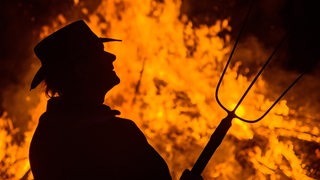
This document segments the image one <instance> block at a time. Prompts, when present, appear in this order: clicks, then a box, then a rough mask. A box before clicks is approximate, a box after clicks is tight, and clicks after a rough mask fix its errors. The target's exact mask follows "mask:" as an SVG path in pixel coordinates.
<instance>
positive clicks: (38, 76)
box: [30, 38, 122, 90]
mask: <svg viewBox="0 0 320 180" xmlns="http://www.w3.org/2000/svg"><path fill="white" fill-rule="evenodd" d="M99 40H100V41H101V42H103V43H104V42H112V41H122V40H120V39H113V38H99ZM44 76H45V68H43V66H41V67H40V69H39V70H38V71H37V73H36V75H35V76H34V78H33V80H32V82H31V87H30V90H32V89H34V88H36V87H37V86H38V85H39V84H40V83H41V81H42V80H43V78H44Z"/></svg>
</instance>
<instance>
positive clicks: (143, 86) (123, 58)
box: [0, 0, 320, 179]
mask: <svg viewBox="0 0 320 180" xmlns="http://www.w3.org/2000/svg"><path fill="white" fill-rule="evenodd" d="M74 2H75V5H77V4H78V3H79V1H74ZM180 5H181V2H180V1H178V0H166V1H163V2H162V1H148V0H136V1H129V0H125V1H120V0H114V1H107V0H105V1H102V2H101V4H100V6H99V8H98V9H97V10H96V11H95V12H93V13H92V14H90V15H89V20H88V21H87V22H88V24H89V26H90V27H91V28H92V30H93V31H94V32H95V33H96V34H98V35H99V36H104V37H105V36H107V37H114V38H120V39H123V42H122V43H109V44H106V47H105V49H106V50H107V51H110V52H112V53H114V54H116V55H117V59H118V60H117V61H116V62H115V69H116V72H117V74H118V75H119V77H120V79H121V81H122V83H120V85H118V86H117V87H115V88H114V89H113V90H112V91H111V92H110V93H109V94H108V95H107V96H106V104H108V105H110V106H111V107H112V108H114V109H118V110H120V111H121V112H122V114H121V116H122V117H125V118H129V119H132V120H134V121H135V122H136V123H137V125H138V126H139V127H140V128H141V129H142V131H143V132H144V133H145V135H146V136H147V138H148V140H149V142H150V143H151V144H152V145H153V146H154V147H155V148H156V149H157V150H158V152H159V153H160V154H161V155H162V156H163V157H164V159H165V160H166V162H167V163H168V166H169V169H170V170H171V175H172V177H173V179H179V177H180V175H181V173H182V171H183V170H184V169H186V168H189V169H191V168H192V166H193V164H194V162H195V161H196V159H197V158H198V156H199V154H200V153H201V151H202V149H203V147H204V146H205V145H206V143H207V141H208V139H209V137H210V135H211V134H212V132H213V131H214V129H215V128H216V126H217V125H218V124H219V122H220V121H221V120H222V119H223V118H224V117H225V116H226V113H224V112H223V111H222V109H221V108H220V107H219V106H218V105H217V103H216V102H215V99H214V91H215V87H216V85H217V82H218V80H219V77H220V74H221V72H222V69H223V66H224V64H225V62H226V60H227V57H228V55H229V53H230V48H231V46H232V45H233V42H231V38H230V36H229V35H225V36H224V37H221V36H219V35H218V34H219V32H221V31H223V30H227V31H231V27H230V25H229V24H228V19H221V20H218V21H216V23H215V24H214V25H212V26H208V25H202V26H199V27H195V26H194V25H193V23H192V22H191V21H190V20H189V19H188V18H187V17H186V16H182V17H179V15H180ZM83 12H87V10H86V9H83ZM66 23H69V22H68V21H67V20H66V19H65V18H64V17H63V16H59V17H57V19H56V20H55V21H54V23H53V25H52V26H53V28H59V27H60V26H61V25H62V24H66ZM51 32H52V27H51V26H45V27H43V30H42V33H41V35H40V37H45V36H47V35H48V34H50V33H51ZM253 42H255V43H257V44H258V45H259V43H258V42H257V41H254V40H253ZM256 50H257V49H255V51H256ZM258 50H259V52H258V53H259V54H258V55H256V56H258V57H259V58H261V57H267V56H268V52H266V51H265V50H264V49H263V48H261V49H258ZM249 51H250V50H249ZM239 53H241V52H239ZM247 54H249V55H247V56H244V58H251V59H255V58H257V57H255V56H254V55H250V53H247ZM249 56H251V57H249ZM240 60H245V59H240ZM261 60H265V59H261ZM34 62H36V60H34ZM240 65H241V61H238V62H237V63H236V64H235V65H234V66H233V67H232V68H229V69H228V71H227V74H226V75H225V78H224V81H223V84H222V87H221V89H220V91H219V92H220V93H219V96H220V97H221V101H222V102H223V104H224V105H226V106H227V107H229V108H231V107H232V106H234V105H235V103H236V102H237V101H238V100H239V98H240V97H241V95H242V93H243V92H244V91H245V89H246V88H247V87H248V85H249V83H250V80H251V79H250V77H246V76H244V75H242V74H240V73H238V69H239V66H240ZM36 69H37V68H35V69H34V71H35V70H36ZM34 71H32V72H30V74H34ZM26 88H27V87H26ZM268 88H269V85H268V84H267V83H266V81H265V80H263V78H260V79H259V80H258V82H257V83H256V85H255V86H254V87H253V89H252V93H250V94H249V96H248V97H247V98H246V100H245V101H244V103H243V104H242V105H241V106H240V108H239V109H238V111H237V114H238V115H240V116H245V117H250V118H254V117H259V116H261V115H262V114H263V112H264V111H265V110H266V109H268V107H269V106H270V105H271V104H272V101H271V100H269V99H268V98H267V97H266V96H265V94H266V93H267V89H268ZM32 93H39V91H36V92H32ZM27 98H29V101H32V100H33V99H30V97H27ZM40 99H41V100H40V102H39V104H38V106H37V108H35V109H34V110H33V111H32V112H30V114H29V115H30V116H31V117H32V118H31V119H32V120H31V121H30V127H29V131H27V132H25V134H24V135H25V139H24V141H23V142H22V143H20V144H14V143H12V136H13V135H14V134H16V133H19V129H17V128H14V127H13V126H12V124H11V119H10V118H8V117H7V116H6V114H4V115H3V116H2V117H1V119H0V139H1V141H0V149H1V151H0V160H1V164H0V169H1V170H0V177H1V178H3V179H19V178H21V177H22V176H24V175H25V173H26V172H27V171H28V169H29V164H28V163H29V162H28V148H29V143H30V140H31V137H32V134H33V131H34V129H35V127H36V124H37V121H38V118H39V116H40V115H41V114H42V113H43V112H44V111H45V106H46V101H47V98H46V97H44V96H43V95H42V96H41V97H40ZM290 111H295V110H292V109H289V107H288V106H287V104H286V100H282V101H281V102H280V103H279V104H278V105H276V107H275V108H274V109H273V110H272V111H271V112H270V114H269V115H267V116H266V117H265V118H264V119H263V120H262V121H260V122H259V123H256V124H246V123H243V122H241V121H238V120H234V121H233V125H232V127H231V129H230V130H229V132H228V134H227V136H226V138H225V139H224V141H223V143H222V144H221V146H220V147H219V148H218V150H217V152H216V153H215V154H214V156H213V157H212V159H211V161H210V162H209V164H208V165H207V167H206V169H205V171H204V173H203V177H204V178H205V179H215V178H218V179H283V178H287V179H312V178H311V177H316V175H318V177H319V169H318V170H317V169H315V170H312V169H311V170H310V167H309V164H307V163H306V162H304V161H303V154H297V153H296V152H297V150H298V149H302V148H303V147H297V146H296V142H297V141H306V142H314V143H318V144H319V143H320V137H319V136H318V135H319V129H318V128H317V127H310V126H304V125H303V124H302V123H300V122H299V121H297V120H296V119H291V118H289V112H290ZM295 113H298V112H295ZM3 140H4V141H3ZM319 151H320V149H316V151H315V152H314V154H315V158H318V159H320V155H319V154H320V153H319ZM318 167H319V166H318ZM308 168H309V169H308ZM315 171H317V172H315ZM312 173H314V174H312ZM28 178H29V179H32V174H31V173H30V174H29V176H28ZM26 179H27V178H26Z"/></svg>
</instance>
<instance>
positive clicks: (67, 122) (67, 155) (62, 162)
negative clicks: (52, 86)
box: [29, 98, 171, 180]
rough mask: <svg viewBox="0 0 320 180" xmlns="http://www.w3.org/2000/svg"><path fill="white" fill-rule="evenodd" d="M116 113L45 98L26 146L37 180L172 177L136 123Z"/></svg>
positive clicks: (106, 108)
mask: <svg viewBox="0 0 320 180" xmlns="http://www.w3.org/2000/svg"><path fill="white" fill-rule="evenodd" d="M117 114H119V112H118V111H115V110H111V109H110V108H109V107H108V106H105V105H100V106H96V107H92V106H90V107H89V106H81V105H78V104H71V103H64V102H62V101H61V100H59V99H57V98H52V99H51V100H49V101H48V106H47V111H46V112H45V113H44V114H43V115H42V116H41V117H40V120H39V124H38V127H37V129H36V131H35V133H34V136H33V138H32V141H31V146H30V154H29V157H30V165H31V170H32V173H33V175H34V177H35V180H43V179H44V180H50V179H55V180H59V179H63V180H64V179H71V180H73V179H88V180H89V179H93V180H96V179H139V180H142V179H152V180H153V179H161V180H166V179H171V176H170V173H169V170H168V167H167V164H166V162H165V161H164V159H163V158H162V157H161V156H160V155H159V154H158V153H157V152H156V151H155V150H154V148H153V147H151V146H150V144H149V143H148V142H147V139H146V138H145V136H144V134H143V133H142V132H141V131H140V130H139V128H138V127H137V126H136V125H135V123H134V122H133V121H131V120H127V119H122V118H118V117H116V115H117Z"/></svg>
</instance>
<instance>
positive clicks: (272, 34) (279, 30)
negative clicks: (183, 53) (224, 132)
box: [0, 0, 320, 124]
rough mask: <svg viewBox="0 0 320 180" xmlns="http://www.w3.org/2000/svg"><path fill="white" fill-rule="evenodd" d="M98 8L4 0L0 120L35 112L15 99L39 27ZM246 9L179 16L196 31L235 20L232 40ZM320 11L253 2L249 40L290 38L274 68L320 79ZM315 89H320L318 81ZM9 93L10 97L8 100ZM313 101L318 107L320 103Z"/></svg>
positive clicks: (195, 7) (195, 1)
mask: <svg viewBox="0 0 320 180" xmlns="http://www.w3.org/2000/svg"><path fill="white" fill-rule="evenodd" d="M157 1H160V2H161V1H163V0H157ZM100 2H101V0H91V1H81V0H79V3H78V4H77V6H74V1H73V0H64V1H55V0H10V1H9V0H5V1H1V2H0V8H1V11H0V12H1V16H0V17H1V33H0V36H1V54H0V59H1V62H0V63H1V64H0V67H1V70H0V76H1V78H0V88H1V94H0V115H1V114H3V112H5V111H6V112H8V115H9V116H11V118H12V119H13V120H14V123H17V124H21V123H22V124H23V123H24V122H27V121H28V119H19V118H17V117H14V116H16V115H19V114H27V110H26V108H24V105H27V106H28V107H30V106H35V105H32V104H24V103H25V102H22V100H21V99H20V98H21V97H19V96H18V97H15V96H14V94H19V93H18V92H21V91H24V92H26V93H28V92H29V91H28V90H25V89H24V90H22V89H23V88H26V87H29V83H30V82H31V78H32V77H28V78H24V77H25V76H26V74H28V72H29V71H30V68H31V65H30V64H31V62H30V59H32V58H34V55H33V47H34V45H35V44H36V42H38V41H39V31H40V29H41V27H42V26H43V25H48V24H49V25H50V23H51V22H52V19H54V18H56V17H57V16H58V15H59V14H63V15H64V17H65V18H66V19H67V21H72V20H75V19H78V18H82V19H86V18H87V16H86V14H83V13H82V11H81V9H82V8H83V7H85V8H87V9H88V10H89V13H88V14H90V12H91V11H94V10H95V9H96V8H97V7H98V5H99V3H100ZM248 3H249V1H248V0H241V1H240V0H238V1H236V0H202V1H199V0H183V1H182V6H181V13H182V14H186V15H187V16H188V17H189V18H190V19H191V20H192V21H193V22H194V24H195V25H200V24H211V23H214V20H216V19H221V18H226V17H231V21H230V23H231V26H232V28H233V30H232V31H233V32H232V37H233V38H235V37H236V34H237V31H238V30H239V27H240V25H241V23H242V17H243V14H244V13H245V11H246V9H247V7H248ZM318 11H319V9H318V6H317V5H316V1H305V0H273V1H270V0H259V1H255V4H254V8H253V11H252V14H251V16H250V17H251V18H250V21H249V25H248V27H247V29H248V33H247V35H248V34H251V35H252V34H253V35H255V36H257V37H258V38H259V40H260V41H261V42H263V43H264V46H265V47H270V48H272V47H274V46H275V44H277V42H279V39H281V37H282V36H283V35H284V34H285V32H289V34H290V36H289V39H288V41H287V44H286V46H285V47H284V49H285V50H284V52H285V53H284V55H283V56H284V57H285V58H278V59H277V60H276V63H274V64H275V65H274V66H277V67H279V68H280V69H282V70H286V71H294V72H302V71H305V70H307V72H308V74H310V75H312V76H319V73H318V71H319V70H318V68H319V59H320V58H319V57H320V43H319V41H320V33H319V30H320V26H319V20H318V16H317V14H318ZM225 33H229V32H225ZM244 36H246V35H244ZM244 39H245V38H244ZM315 79H318V77H316V78H315ZM314 83H317V84H319V81H317V82H314ZM317 87H318V86H317ZM8 91H10V93H9V96H8V93H7V92H8ZM10 94H12V96H10ZM20 94H21V93H20ZM316 97H318V94H317V95H316ZM315 100H316V101H319V98H318V99H315ZM20 101H21V103H20ZM16 104H21V105H20V106H17V105H16ZM16 107H20V108H16Z"/></svg>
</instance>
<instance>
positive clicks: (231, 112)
mask: <svg viewBox="0 0 320 180" xmlns="http://www.w3.org/2000/svg"><path fill="white" fill-rule="evenodd" d="M251 8H252V3H251V6H250V8H249V10H248V12H247V14H246V16H245V20H244V23H243V25H242V27H241V29H240V32H239V34H238V37H237V39H236V41H235V44H234V46H233V48H232V50H231V53H230V56H229V59H228V61H227V63H226V65H225V67H224V70H223V72H222V75H221V77H220V79H219V82H218V85H217V88H216V93H215V96H216V100H217V102H218V104H219V106H220V107H221V108H222V109H224V110H225V111H226V112H227V113H228V116H230V117H231V118H238V119H240V120H241V121H244V122H247V123H255V122H258V121H260V120H261V119H263V118H264V117H265V116H266V115H267V114H268V113H269V112H270V110H271V109H272V108H273V107H274V106H275V105H276V104H277V103H278V102H279V101H280V99H281V98H282V97H283V96H284V95H285V94H286V93H287V92H288V91H289V89H291V88H292V87H293V86H294V85H295V84H296V83H297V82H298V80H299V79H300V78H301V77H302V76H303V75H304V74H305V72H304V73H302V74H300V75H299V76H298V77H297V78H296V79H295V80H294V81H293V82H292V83H291V84H290V86H289V87H288V88H287V89H286V90H285V91H284V92H283V93H282V94H281V95H280V96H279V97H278V99H276V101H275V102H274V103H273V104H272V105H271V106H270V107H269V108H268V109H267V111H266V112H265V113H264V114H263V115H262V116H261V117H259V118H257V119H253V120H248V119H244V118H242V117H239V116H238V115H236V114H235V112H236V110H237V108H238V107H239V105H240V104H241V102H242V101H243V99H244V98H245V97H246V95H247V94H248V92H249V91H250V89H251V87H252V86H253V85H254V83H255V82H256V81H257V79H258V77H259V76H260V75H261V73H262V71H263V70H264V69H265V68H266V67H267V65H268V64H269V62H270V61H271V59H272V57H273V56H274V55H275V53H276V52H277V51H278V49H279V48H280V46H281V45H282V43H283V42H284V41H285V40H286V39H287V36H285V37H284V38H283V39H282V40H281V41H280V43H279V44H278V45H277V46H276V48H275V49H274V50H273V52H272V53H271V55H270V56H269V58H268V59H267V61H266V62H265V64H264V65H263V66H262V68H261V69H260V71H259V72H258V73H257V75H256V76H255V77H254V79H253V80H252V82H251V84H250V85H249V87H248V88H247V90H246V91H245V92H244V94H243V95H242V97H241V98H240V100H239V101H238V103H237V104H236V106H235V107H234V108H233V110H228V109H227V108H226V107H225V106H224V105H223V104H222V103H221V101H220V100H219V96H218V94H219V88H220V85H221V82H222V80H223V77H224V75H225V73H226V71H227V68H228V66H229V64H230V61H231V59H232V56H233V54H234V51H235V49H236V47H237V44H238V42H239V39H240V37H241V34H242V33H243V31H244V28H245V25H246V23H247V21H248V17H249V14H250V11H251Z"/></svg>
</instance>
